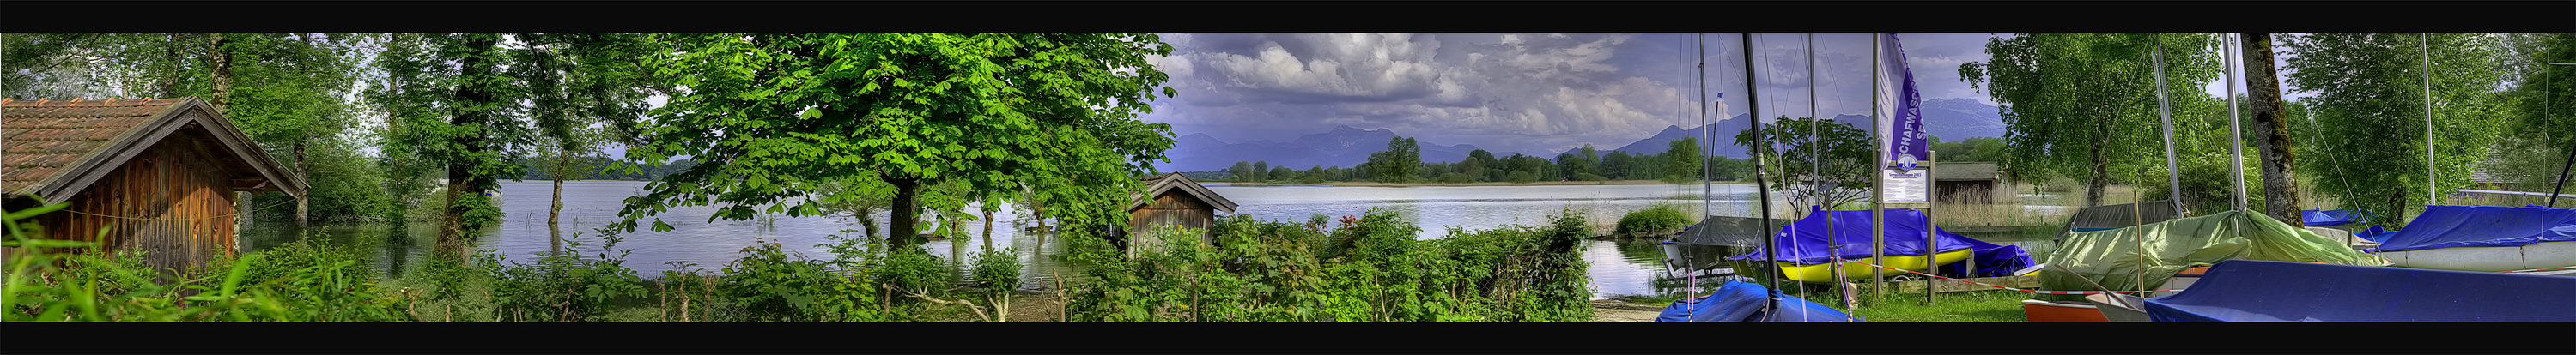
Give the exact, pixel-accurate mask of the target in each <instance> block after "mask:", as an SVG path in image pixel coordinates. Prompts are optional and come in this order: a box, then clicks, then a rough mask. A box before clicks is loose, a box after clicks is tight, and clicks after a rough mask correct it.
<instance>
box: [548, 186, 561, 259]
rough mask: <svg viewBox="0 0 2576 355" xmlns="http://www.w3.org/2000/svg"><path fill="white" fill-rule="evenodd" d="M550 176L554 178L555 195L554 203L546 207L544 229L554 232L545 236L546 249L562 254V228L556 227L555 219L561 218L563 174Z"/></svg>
mask: <svg viewBox="0 0 2576 355" xmlns="http://www.w3.org/2000/svg"><path fill="white" fill-rule="evenodd" d="M551 177H553V178H555V195H554V204H552V205H548V207H547V208H546V230H552V231H555V232H554V233H553V234H550V235H549V236H548V237H547V239H546V250H547V251H548V252H551V253H555V254H563V231H562V229H558V228H559V227H557V223H556V222H557V221H560V220H562V217H563V176H562V175H555V176H551Z"/></svg>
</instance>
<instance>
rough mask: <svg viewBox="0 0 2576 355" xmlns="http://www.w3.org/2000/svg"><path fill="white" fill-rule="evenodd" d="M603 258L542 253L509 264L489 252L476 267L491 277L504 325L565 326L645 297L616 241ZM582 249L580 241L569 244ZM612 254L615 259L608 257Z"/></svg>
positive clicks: (606, 247)
mask: <svg viewBox="0 0 2576 355" xmlns="http://www.w3.org/2000/svg"><path fill="white" fill-rule="evenodd" d="M605 239H607V243H602V244H600V248H599V253H597V254H590V255H588V256H584V254H582V253H580V252H565V253H555V254H542V255H539V258H537V260H536V261H535V262H533V263H515V262H513V263H509V264H508V265H503V262H502V261H501V260H499V258H497V257H496V256H497V255H493V254H489V253H486V254H484V255H485V256H486V258H485V259H484V260H479V261H478V263H477V264H478V265H480V266H482V267H483V270H484V273H485V275H486V276H488V277H490V280H492V282H491V286H490V287H491V290H492V295H493V296H492V302H493V304H494V305H495V306H497V307H499V308H500V311H501V313H500V314H501V319H499V320H500V321H512V322H528V321H535V322H567V321H599V320H605V319H604V318H602V317H603V316H605V315H606V313H607V311H608V310H609V309H610V308H612V307H613V306H615V305H616V304H617V303H618V302H620V301H626V300H630V299H637V298H642V297H644V296H645V295H646V292H645V288H644V279H643V278H641V277H638V276H637V275H636V273H635V270H634V269H630V268H627V267H626V266H625V259H626V254H627V253H631V252H633V251H632V250H624V251H617V249H616V248H617V242H618V241H619V240H620V238H618V237H617V236H614V235H609V236H606V238H605ZM571 245H572V247H571V248H572V249H579V248H580V246H581V243H580V242H571ZM612 251H614V252H615V253H617V254H615V255H614V256H611V255H610V254H609V253H611V252H612Z"/></svg>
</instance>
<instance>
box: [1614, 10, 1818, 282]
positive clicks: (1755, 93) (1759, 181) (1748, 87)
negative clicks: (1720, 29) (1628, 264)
mask: <svg viewBox="0 0 2576 355" xmlns="http://www.w3.org/2000/svg"><path fill="white" fill-rule="evenodd" d="M1741 35H1742V37H1740V38H1741V39H1742V40H1741V44H1743V48H1744V78H1745V81H1744V88H1745V91H1746V93H1747V94H1748V95H1750V96H1748V97H1746V103H1748V104H1749V106H1751V107H1752V108H1753V112H1754V115H1753V116H1752V117H1753V119H1752V120H1751V121H1752V122H1751V124H1752V125H1753V130H1754V131H1755V132H1760V131H1761V130H1762V120H1761V117H1762V116H1761V115H1760V112H1761V93H1760V91H1759V90H1758V89H1757V88H1756V87H1755V83H1757V82H1759V81H1757V80H1753V78H1754V75H1753V59H1754V58H1753V35H1752V34H1750V33H1745V34H1741ZM1700 36H1701V38H1702V40H1701V41H1699V46H1700V48H1701V49H1700V52H1699V53H1701V55H1700V64H1699V67H1700V76H1701V77H1703V78H1704V77H1707V71H1708V64H1707V63H1706V58H1707V54H1706V53H1707V49H1706V46H1707V41H1706V39H1705V37H1706V35H1704V34H1703V35H1700ZM1809 50H1811V51H1812V50H1814V49H1813V48H1812V46H1811V47H1810V48H1809ZM1810 77H1811V78H1812V77H1813V76H1810ZM1700 92H1701V93H1702V96H1701V100H1700V102H1703V103H1705V102H1708V100H1707V97H1706V93H1707V92H1708V83H1707V82H1706V81H1705V80H1702V81H1701V82H1700ZM1722 95H1723V94H1721V97H1723V96H1722ZM1708 106H1709V105H1707V104H1702V105H1701V106H1700V107H1702V108H1703V110H1705V108H1706V107H1708ZM1710 118H1711V116H1709V115H1708V114H1707V113H1706V112H1705V111H1703V112H1702V113H1701V114H1700V117H1699V119H1702V120H1707V119H1710ZM1703 122H1706V121H1703ZM1711 125H1713V124H1711ZM1704 127H1705V126H1704ZM1701 131H1702V132H1703V133H1702V134H1713V133H1714V131H1715V130H1714V129H1702V130H1701ZM1701 142H1710V141H1709V140H1707V139H1702V140H1701ZM1707 144H1715V143H1707ZM1701 151H1703V152H1707V151H1712V150H1708V149H1703V150H1701ZM1756 154H1760V153H1756ZM1705 168H1706V167H1703V169H1705ZM1764 168H1765V167H1764V166H1763V164H1762V159H1754V163H1753V172H1754V174H1753V176H1754V178H1753V183H1754V186H1755V188H1754V190H1755V191H1756V193H1757V194H1758V195H1759V196H1761V201H1762V202H1760V203H1756V204H1755V205H1758V206H1760V209H1761V210H1762V218H1761V219H1759V224H1760V225H1761V227H1760V228H1761V229H1759V230H1770V229H1771V222H1772V219H1771V203H1770V201H1771V193H1770V188H1769V181H1767V180H1766V179H1765V178H1763V175H1764V173H1763V170H1764ZM1706 173H1707V171H1706V170H1703V171H1702V174H1703V175H1702V176H1701V179H1702V181H1701V186H1703V192H1702V193H1703V195H1702V196H1701V199H1702V201H1709V200H1712V197H1713V196H1710V195H1706V194H1707V193H1708V192H1707V190H1705V186H1708V184H1709V183H1710V181H1708V180H1707V179H1708V176H1706V175H1705V174H1706ZM1714 220H1716V218H1710V219H1708V220H1707V221H1703V222H1701V225H1700V226H1696V227H1694V228H1695V229H1698V230H1699V232H1701V233H1703V234H1705V233H1709V232H1711V230H1710V228H1707V227H1709V225H1708V221H1714ZM1686 234H1687V233H1686ZM1762 239H1763V243H1764V245H1763V248H1764V249H1766V250H1775V251H1776V250H1779V249H1777V246H1776V245H1771V244H1772V243H1773V242H1774V240H1773V239H1774V238H1762ZM1677 249H1679V248H1665V250H1667V251H1668V254H1672V253H1673V252H1670V251H1672V250H1677ZM1772 254H1777V252H1772ZM1667 256H1668V257H1667V258H1666V260H1667V261H1671V260H1675V259H1674V258H1673V257H1675V256H1678V255H1667ZM1774 257H1777V255H1774ZM1764 277H1765V280H1763V282H1762V283H1761V284H1754V283H1751V282H1745V280H1740V279H1736V280H1729V281H1727V282H1724V283H1721V284H1719V285H1718V287H1717V288H1716V289H1714V290H1712V292H1711V293H1710V294H1709V295H1706V296H1699V297H1690V298H1686V299H1682V300H1679V301H1674V302H1673V304H1672V305H1670V306H1666V307H1665V309H1664V312H1663V313H1661V314H1660V315H1658V316H1657V317H1655V321H1657V322H1858V321H1862V319H1861V318H1860V317H1857V316H1853V315H1851V314H1850V313H1846V312H1843V311H1840V310H1836V309H1834V308H1833V307H1831V306H1826V305H1822V304H1817V303H1815V302H1809V301H1807V300H1805V299H1802V298H1799V297H1797V296H1791V295H1786V294H1781V293H1780V291H1779V290H1778V289H1774V288H1770V287H1764V286H1763V285H1778V284H1780V282H1779V277H1780V275H1779V274H1777V273H1771V274H1767V275H1764ZM1694 280H1696V278H1694Z"/></svg>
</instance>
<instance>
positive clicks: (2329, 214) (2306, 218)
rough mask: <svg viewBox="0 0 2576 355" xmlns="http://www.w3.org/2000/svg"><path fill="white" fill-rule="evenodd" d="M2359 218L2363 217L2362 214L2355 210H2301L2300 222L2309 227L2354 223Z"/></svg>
mask: <svg viewBox="0 0 2576 355" xmlns="http://www.w3.org/2000/svg"><path fill="white" fill-rule="evenodd" d="M2358 219H2361V216H2360V215H2359V214H2358V213H2355V212H2354V211H2353V210H2322V211H2320V210H2302V211H2299V223H2300V224H2305V225H2307V226H2309V227H2331V226H2340V225H2346V224H2352V222H2353V221H2354V220H2358Z"/></svg>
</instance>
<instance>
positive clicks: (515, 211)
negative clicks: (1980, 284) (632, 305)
mask: <svg viewBox="0 0 2576 355" xmlns="http://www.w3.org/2000/svg"><path fill="white" fill-rule="evenodd" d="M500 185H501V191H500V193H501V204H502V205H501V209H502V211H503V212H504V213H505V214H506V215H505V217H504V220H503V222H502V223H501V225H500V226H498V227H494V228H493V229H491V230H489V231H487V232H486V234H485V235H484V236H483V237H482V238H481V239H479V240H478V241H477V243H476V246H477V247H478V248H483V249H494V250H498V251H499V252H501V253H502V254H503V255H504V256H505V257H507V258H509V259H510V260H514V261H527V260H532V259H534V258H536V257H537V255H541V254H543V253H545V252H546V251H547V249H548V245H547V244H548V236H549V234H551V233H553V232H554V231H552V230H549V229H548V227H547V225H546V207H547V205H548V202H549V199H550V198H551V196H550V193H551V192H552V191H551V188H552V183H551V182H545V181H528V182H509V181H503V182H501V183H500ZM643 186H644V183H642V182H632V181H572V182H566V183H564V191H563V196H564V209H563V211H562V216H563V219H562V228H563V229H562V230H561V232H562V233H563V236H564V239H565V240H567V241H570V242H574V243H580V244H582V245H581V246H580V247H578V248H569V247H568V248H569V249H572V250H575V251H578V252H582V253H585V254H596V253H599V252H601V249H600V248H599V247H600V246H601V243H602V242H603V241H602V240H601V238H599V237H598V235H599V234H598V233H596V232H594V231H592V229H593V228H597V227H600V226H603V225H606V224H607V223H609V222H613V221H616V218H617V211H618V208H619V203H621V202H622V201H623V200H624V199H625V198H626V197H629V196H634V195H637V194H640V192H641V191H642V188H643ZM1209 189H1210V190H1212V191H1215V192H1216V193H1217V194H1220V195H1223V196H1225V197H1226V198H1227V199H1230V200H1233V201H1234V202H1235V203H1236V204H1238V205H1239V206H1238V207H1237V208H1236V209H1235V213H1238V214H1249V215H1251V216H1252V217H1253V218H1258V219H1264V220H1276V221H1292V222H1303V221H1306V220H1307V219H1308V218H1310V216H1313V215H1316V214H1322V215H1327V216H1335V217H1338V216H1345V215H1349V216H1357V215H1361V214H1365V213H1366V212H1367V211H1368V209H1370V208H1387V209H1391V210H1394V211H1396V212H1398V213H1400V214H1401V215H1403V216H1405V218H1407V219H1409V220H1411V221H1412V222H1413V223H1414V224H1415V225H1416V226H1418V227H1420V228H1422V231H1421V233H1420V236H1419V238H1438V237H1441V236H1444V235H1447V234H1448V231H1447V228H1448V227H1457V228H1463V229H1465V230H1483V229H1491V228H1495V227H1498V226H1503V225H1543V224H1545V223H1547V220H1548V217H1550V216H1551V215H1553V214H1556V213H1559V212H1560V211H1563V210H1568V209H1572V210H1578V211H1585V212H1586V213H1587V216H1588V218H1589V219H1590V220H1591V221H1592V223H1593V224H1594V225H1596V226H1601V227H1602V228H1604V229H1603V230H1607V229H1606V228H1608V227H1609V226H1612V225H1615V223H1616V222H1617V220H1618V217H1619V216H1620V215H1623V214H1626V213H1628V212H1630V211H1635V210H1639V209H1644V208H1647V207H1651V206H1654V205H1657V204H1673V205H1677V206H1680V207H1683V209H1684V210H1685V211H1689V213H1690V214H1692V215H1694V216H1697V215H1699V214H1700V211H1702V208H1703V207H1704V206H1702V205H1701V202H1700V196H1701V187H1700V186H1698V185H1560V186H1471V187H1335V186H1262V187H1246V186H1225V185H1210V186H1209ZM1711 190H1713V192H1712V193H1713V195H1712V196H1713V202H1714V205H1712V206H1705V207H1707V208H1708V209H1709V210H1711V211H1712V212H1713V213H1715V214H1717V215H1721V216H1745V217H1750V216H1758V215H1759V214H1760V211H1758V210H1757V209H1756V207H1755V205H1754V204H1753V201H1754V200H1755V199H1756V197H1755V196H1756V195H1755V191H1754V189H1753V187H1752V186H1751V185H1715V186H1713V187H1711ZM1014 207H1016V206H1003V208H1002V209H1001V211H999V212H996V213H994V216H993V217H994V228H993V233H992V236H991V241H990V245H991V247H992V248H994V249H1016V250H1017V251H1018V252H1019V254H1020V255H1021V258H1022V260H1021V261H1022V264H1024V265H1027V268H1026V269H1024V270H1023V271H1024V275H1027V276H1028V277H1025V278H1024V279H1026V280H1027V282H1028V283H1027V284H1026V285H1024V286H1026V287H1040V286H1043V285H1047V284H1048V282H1049V281H1050V280H1051V277H1053V276H1054V275H1074V274H1077V272H1075V270H1072V269H1069V268H1068V266H1067V265H1066V264H1065V263H1063V262H1061V261H1060V260H1059V259H1060V258H1058V257H1057V256H1058V255H1061V254H1062V252H1063V249H1064V246H1063V243H1060V242H1057V241H1056V240H1052V239H1050V238H1048V237H1049V235H1047V234H1045V233H1023V232H1022V230H1023V229H1022V228H1023V227H1026V226H1028V225H1023V223H1022V221H1023V220H1025V219H1026V218H1025V216H1020V215H1019V214H1021V213H1024V212H1021V211H1019V210H1018V209H1017V208H1014ZM2033 207H2035V208H2055V206H2033ZM1775 208H1778V207H1775ZM715 210H716V207H712V206H693V207H673V208H671V209H670V210H669V211H666V212H663V213H662V214H661V216H660V217H661V218H662V219H663V221H665V222H668V223H670V224H671V225H672V226H673V227H675V229H673V230H671V231H668V232H653V231H651V230H650V229H649V228H638V230H637V231H635V232H631V233H624V234H623V235H622V236H623V237H624V238H623V239H624V240H623V241H622V242H620V243H619V244H618V245H616V248H617V249H618V250H620V251H624V252H629V253H630V254H627V255H626V266H627V267H630V268H634V269H636V270H637V271H638V272H640V273H641V274H642V275H644V276H646V277H648V278H649V277H658V276H659V275H661V272H662V271H664V270H673V269H675V268H677V266H675V264H678V263H688V264H694V266H693V268H696V269H701V270H707V271H709V272H713V271H715V270H718V269H721V268H723V266H724V264H725V263H727V262H730V261H732V260H734V259H735V258H737V257H740V256H741V255H742V253H741V251H742V250H743V249H744V248H746V247H750V246H752V245H754V244H753V243H761V242H775V243H780V244H781V245H782V246H783V247H785V248H786V249H788V250H790V251H794V252H797V253H801V254H803V255H804V256H806V257H809V258H817V259H825V258H830V254H828V253H826V252H824V250H825V249H823V248H821V247H819V246H817V245H819V244H826V243H832V242H833V240H832V239H830V238H829V237H828V236H831V235H842V236H850V237H854V238H855V237H858V236H860V235H862V234H861V232H856V231H849V230H854V229H857V228H858V225H857V224H856V223H855V222H853V221H851V220H849V219H847V218H838V217H784V216H779V217H762V218H760V219H756V220H742V221H735V220H713V221H710V220H708V218H707V217H708V216H711V215H713V213H714V211H715ZM1776 211H1778V210H1775V212H1776ZM887 219H888V218H885V217H883V215H882V214H880V217H879V218H878V220H879V221H884V220H887ZM1694 219H1696V217H1694ZM969 223H971V224H969V225H968V226H967V229H966V230H967V234H968V235H970V236H980V235H981V234H982V230H983V225H982V222H981V221H971V222H969ZM269 224H272V225H273V224H275V223H274V222H271V223H269ZM642 224H643V225H645V226H649V225H651V223H650V221H645V222H643V223H642ZM928 227H929V226H924V227H923V228H925V230H927V229H926V228H928ZM317 228H320V230H321V231H325V232H329V233H331V234H332V235H333V236H334V239H342V240H362V241H367V242H368V243H364V244H366V245H373V246H374V247H372V248H371V250H370V252H371V253H372V254H373V255H374V256H373V258H372V262H373V263H374V264H375V266H376V267H378V268H379V269H382V270H385V271H386V272H387V273H388V274H390V275H401V274H403V273H405V272H407V271H409V270H412V269H416V268H418V267H419V263H420V262H422V261H425V260H428V258H429V256H428V255H429V252H430V249H431V246H432V245H435V244H436V243H435V242H434V241H435V240H436V236H437V229H436V227H435V225H434V224H431V223H412V224H411V225H410V226H409V227H407V228H403V229H401V230H397V229H396V227H390V226H388V225H385V224H364V225H330V226H320V227H317ZM882 228H883V227H882V226H880V232H882ZM845 231H847V232H845ZM289 234H290V233H287V232H285V231H283V230H282V229H280V228H276V227H273V226H270V225H260V226H254V227H253V228H252V229H249V230H245V231H244V232H243V238H244V244H245V247H246V248H247V249H250V250H258V249H261V248H266V247H270V246H275V245H278V244H283V243H285V242H288V241H291V240H292V238H293V237H291V236H290V235H289ZM1970 236H1971V237H1976V238H1979V239H1984V240H1987V241H1990V242H1996V243H2007V244H2023V245H2024V247H2025V248H2031V249H2033V252H2043V251H2045V249H2041V248H2044V247H2045V246H2042V245H2032V244H2031V243H2046V241H2045V239H2046V236H2037V237H2036V238H2035V239H2039V240H2037V241H2026V240H2029V239H2034V238H2032V237H2031V236H2021V235H1974V234H1972V235H1970ZM985 243H986V242H985V241H984V240H983V239H982V238H980V237H969V238H959V239H954V240H932V241H930V242H929V243H928V244H926V245H923V246H922V247H923V248H924V249H927V250H928V251H930V252H932V253H934V254H937V255H943V256H947V257H949V258H951V260H958V259H962V257H965V256H967V255H968V253H973V252H976V251H980V250H983V248H984V245H985ZM1657 250H1658V249H1657V248H1656V246H1655V244H1654V242H1652V241H1604V240H1588V241H1585V243H1584V251H1583V255H1584V259H1585V260H1586V261H1588V262H1590V264H1591V270H1590V275H1591V277H1592V287H1593V288H1594V290H1595V292H1594V293H1595V295H1596V297H1609V296H1615V295H1631V294H1659V293H1664V292H1669V290H1664V289H1660V288H1658V287H1656V286H1655V282H1654V280H1655V278H1656V277H1658V276H1660V275H1662V274H1661V272H1660V271H1659V270H1661V267H1662V266H1661V258H1662V256H1661V254H1660V252H1658V251H1657Z"/></svg>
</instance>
